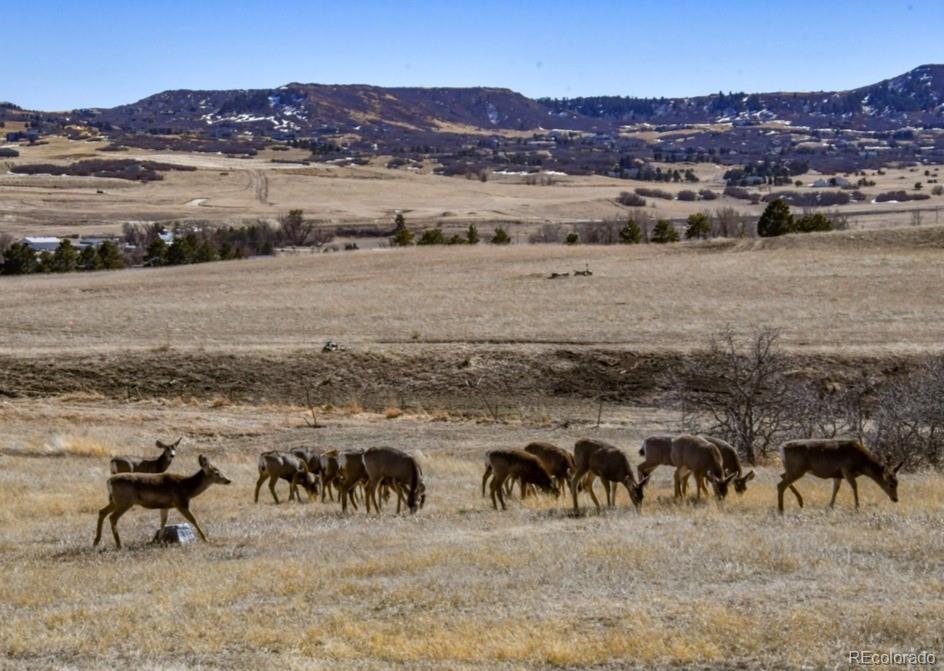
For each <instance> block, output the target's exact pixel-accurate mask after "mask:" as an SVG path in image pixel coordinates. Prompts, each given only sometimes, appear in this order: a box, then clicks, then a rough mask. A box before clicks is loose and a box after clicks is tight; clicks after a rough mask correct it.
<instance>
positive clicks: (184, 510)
mask: <svg viewBox="0 0 944 671" xmlns="http://www.w3.org/2000/svg"><path fill="white" fill-rule="evenodd" d="M177 511H178V512H179V513H180V514H181V515H183V516H184V517H185V518H186V519H187V521H188V522H190V523H191V524H192V525H193V528H194V529H196V530H197V533H198V534H200V540H202V541H203V542H204V543H206V542H207V537H206V535H205V534H204V533H203V529H201V528H200V525H199V524H197V520H196V518H195V517H194V516H193V513H191V512H190V508H186V507H184V506H177Z"/></svg>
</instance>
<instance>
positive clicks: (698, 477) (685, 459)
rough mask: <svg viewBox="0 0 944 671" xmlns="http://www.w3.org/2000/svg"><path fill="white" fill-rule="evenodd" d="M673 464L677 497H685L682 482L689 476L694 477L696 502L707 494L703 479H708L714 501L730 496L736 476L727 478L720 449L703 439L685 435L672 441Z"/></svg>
mask: <svg viewBox="0 0 944 671" xmlns="http://www.w3.org/2000/svg"><path fill="white" fill-rule="evenodd" d="M671 456H672V465H673V466H675V478H674V479H675V497H676V498H682V496H683V491H682V480H683V478H685V477H688V473H694V475H695V483H696V487H695V499H696V500H697V501H700V500H701V492H702V490H703V489H704V490H705V492H706V493H707V491H708V489H707V488H706V487H705V484H704V480H705V479H706V478H707V480H708V482H710V483H711V487H712V489H713V490H714V493H715V498H717V499H718V500H719V501H722V500H724V498H725V497H726V496H727V495H728V484H729V483H730V482H731V480H733V479H734V478H735V477H737V473H736V472H735V473H730V474H728V475H725V472H724V460H723V459H722V458H721V450H719V449H718V447H717V446H716V445H715V444H714V443H712V442H711V441H709V440H707V439H706V438H703V437H701V436H693V435H691V434H687V433H683V434H681V435H679V436H676V437H675V438H673V439H672V452H671Z"/></svg>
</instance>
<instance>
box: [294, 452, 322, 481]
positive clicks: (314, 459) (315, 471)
mask: <svg viewBox="0 0 944 671" xmlns="http://www.w3.org/2000/svg"><path fill="white" fill-rule="evenodd" d="M322 451H323V450H321V449H320V448H317V447H296V448H294V449H293V450H291V453H292V454H294V455H295V456H296V457H298V458H299V459H303V460H304V461H305V463H306V464H308V472H309V473H311V474H312V475H314V476H315V477H320V475H321V453H322Z"/></svg>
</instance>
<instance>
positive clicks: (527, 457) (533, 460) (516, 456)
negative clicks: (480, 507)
mask: <svg viewBox="0 0 944 671" xmlns="http://www.w3.org/2000/svg"><path fill="white" fill-rule="evenodd" d="M489 477H492V482H491V486H490V491H491V495H492V506H493V507H494V508H495V510H498V503H499V502H500V503H501V507H502V510H507V509H508V508H507V507H506V506H505V497H504V495H503V489H502V487H503V485H504V484H505V480H507V479H508V478H510V477H514V478H517V480H518V482H520V483H521V486H522V487H527V486H528V485H534V486H535V487H537V488H538V489H539V490H541V491H542V492H545V493H548V494H553V495H554V496H560V490H559V489H558V488H557V485H555V484H554V481H553V480H552V479H551V476H550V474H549V473H548V472H547V469H546V468H544V464H543V463H541V460H540V459H538V458H537V457H536V456H534V455H533V454H530V453H528V452H525V451H524V450H491V451H490V452H488V453H487V454H486V455H485V474H484V475H483V476H482V483H483V484H482V487H484V486H485V484H484V483H485V482H486V481H487V480H488V479H489ZM496 496H497V498H498V501H497V502H496Z"/></svg>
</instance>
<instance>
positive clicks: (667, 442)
mask: <svg viewBox="0 0 944 671" xmlns="http://www.w3.org/2000/svg"><path fill="white" fill-rule="evenodd" d="M672 438H673V436H668V435H656V436H649V437H648V438H646V439H645V440H643V441H642V447H640V448H639V456H641V457H643V462H642V463H641V464H639V467H638V470H639V478H640V479H642V478H647V477H648V476H649V474H650V473H652V472H653V471H654V470H656V468H657V467H658V466H671V465H672Z"/></svg>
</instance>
